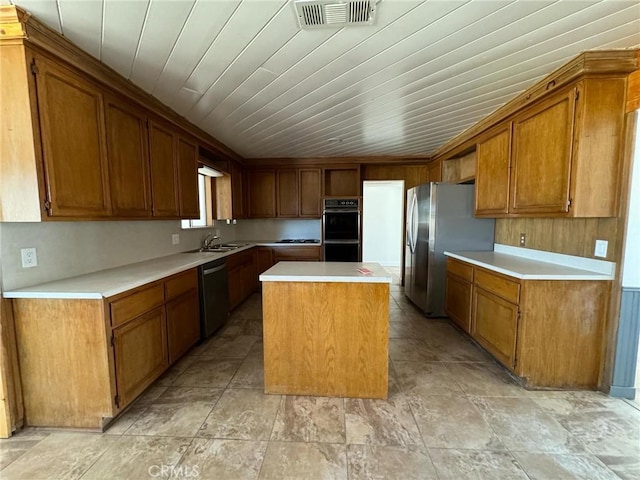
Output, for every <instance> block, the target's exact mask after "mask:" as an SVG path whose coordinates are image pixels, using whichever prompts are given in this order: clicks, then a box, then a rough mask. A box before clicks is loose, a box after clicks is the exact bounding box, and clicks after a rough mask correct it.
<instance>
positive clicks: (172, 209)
mask: <svg viewBox="0 0 640 480" xmlns="http://www.w3.org/2000/svg"><path fill="white" fill-rule="evenodd" d="M177 155H178V154H177V138H176V135H175V134H174V133H173V131H172V130H171V129H170V128H169V127H166V126H164V125H162V124H159V123H156V122H153V121H149V158H150V161H151V191H152V192H153V215H154V216H155V217H177V216H178V215H179V214H180V200H179V193H178V192H179V185H178V175H179V173H178V163H177Z"/></svg>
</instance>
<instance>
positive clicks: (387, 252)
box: [362, 180, 405, 267]
mask: <svg viewBox="0 0 640 480" xmlns="http://www.w3.org/2000/svg"><path fill="white" fill-rule="evenodd" d="M404 195H405V194H404V181H402V180H398V181H379V182H377V181H367V182H364V184H363V199H362V201H363V210H362V261H363V262H377V263H379V264H380V265H383V266H386V267H399V266H400V263H401V261H402V233H403V231H404Z"/></svg>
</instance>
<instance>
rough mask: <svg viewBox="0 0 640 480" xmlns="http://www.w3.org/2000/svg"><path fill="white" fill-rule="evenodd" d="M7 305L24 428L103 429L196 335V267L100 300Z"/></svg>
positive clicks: (21, 301)
mask: <svg viewBox="0 0 640 480" xmlns="http://www.w3.org/2000/svg"><path fill="white" fill-rule="evenodd" d="M12 305H13V310H14V317H15V322H16V339H17V342H18V355H19V360H20V365H21V378H22V381H23V394H24V404H25V410H26V411H27V412H28V415H27V424H28V425H29V426H39V427H58V428H60V427H65V428H90V429H104V428H105V426H106V425H107V424H108V423H109V422H110V421H111V420H112V419H113V418H114V417H115V416H117V415H118V414H119V413H121V412H122V411H123V410H124V409H125V408H126V407H127V406H128V405H130V404H131V402H132V401H133V400H135V399H136V398H137V397H138V396H139V395H140V394H141V393H142V392H143V391H144V390H145V389H146V388H147V387H148V386H149V385H151V383H153V381H155V380H156V379H157V378H158V377H159V376H160V375H162V373H164V372H165V371H166V369H167V368H168V367H169V365H171V364H172V363H174V362H175V361H177V360H178V359H179V358H180V357H181V356H182V355H184V354H185V353H186V352H187V351H188V350H189V349H190V348H191V347H192V346H193V345H194V344H195V343H196V342H197V341H198V340H199V338H200V312H199V304H198V280H197V270H196V269H195V268H194V269H191V270H187V271H185V272H182V273H179V274H176V275H172V276H170V277H167V278H164V279H162V280H158V281H156V282H153V283H150V284H147V285H143V286H141V287H138V288H135V289H133V290H129V291H126V292H123V293H120V294H118V295H114V296H112V297H109V298H105V299H86V300H85V299H40V298H36V299H27V298H18V299H13V300H12Z"/></svg>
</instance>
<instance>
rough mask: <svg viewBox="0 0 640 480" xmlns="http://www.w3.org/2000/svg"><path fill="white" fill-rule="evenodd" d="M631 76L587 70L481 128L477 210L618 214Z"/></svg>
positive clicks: (494, 213)
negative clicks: (592, 75) (588, 75)
mask: <svg viewBox="0 0 640 480" xmlns="http://www.w3.org/2000/svg"><path fill="white" fill-rule="evenodd" d="M625 84H626V83H625V79H624V78H585V79H583V80H581V81H579V82H574V83H573V84H571V85H569V86H568V87H567V88H565V89H561V90H559V91H558V92H554V93H552V94H549V95H548V96H544V97H542V98H541V99H540V100H539V101H536V102H534V103H533V104H531V105H530V106H528V107H527V108H525V109H523V110H521V111H519V112H517V113H515V114H514V115H513V116H512V117H510V118H509V119H508V120H507V121H506V122H504V123H502V124H500V125H499V126H498V127H496V128H495V129H494V130H492V131H491V132H489V133H488V134H487V135H482V136H481V137H480V138H479V141H478V142H477V145H476V148H477V152H476V153H477V155H476V159H477V165H476V215H477V216H484V217H500V216H538V217H542V216H544V217H612V216H615V215H617V211H618V196H619V195H618V179H619V173H620V165H621V161H620V156H621V141H622V140H621V138H622V134H623V124H624V98H625ZM506 199H508V203H507V204H506V205H505V200H506Z"/></svg>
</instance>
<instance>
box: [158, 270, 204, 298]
mask: <svg viewBox="0 0 640 480" xmlns="http://www.w3.org/2000/svg"><path fill="white" fill-rule="evenodd" d="M194 288H195V289H197V288H198V272H197V269H195V268H192V269H191V270H187V271H186V272H184V273H181V274H179V275H176V276H174V277H171V278H170V279H169V280H167V281H166V282H165V283H164V291H165V294H166V298H167V301H168V300H171V299H172V298H176V297H177V296H179V295H182V294H183V293H185V292H188V291H189V290H193V289H194Z"/></svg>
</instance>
